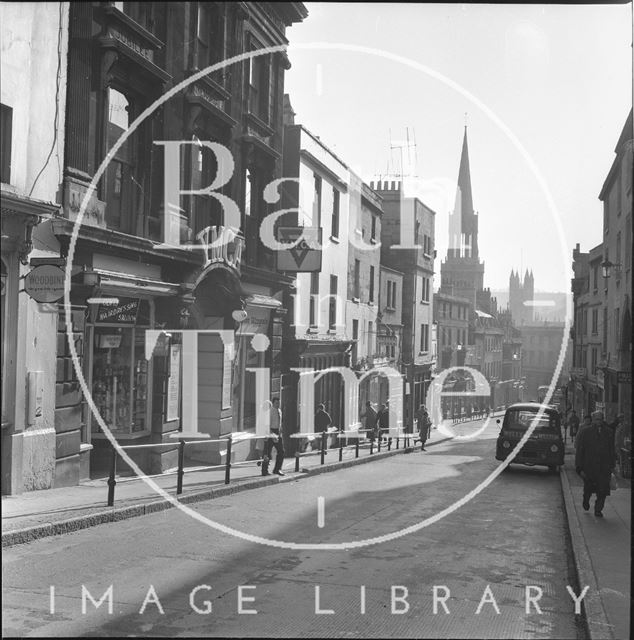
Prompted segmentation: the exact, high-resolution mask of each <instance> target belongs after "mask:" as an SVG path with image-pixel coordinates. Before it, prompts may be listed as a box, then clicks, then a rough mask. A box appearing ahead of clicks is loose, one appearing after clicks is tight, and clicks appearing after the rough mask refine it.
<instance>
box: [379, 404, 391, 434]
mask: <svg viewBox="0 0 634 640" xmlns="http://www.w3.org/2000/svg"><path fill="white" fill-rule="evenodd" d="M376 428H377V430H378V432H379V438H385V437H387V434H388V432H389V430H390V410H389V408H388V406H387V404H382V405H381V406H380V407H379V411H378V413H377V414H376Z"/></svg>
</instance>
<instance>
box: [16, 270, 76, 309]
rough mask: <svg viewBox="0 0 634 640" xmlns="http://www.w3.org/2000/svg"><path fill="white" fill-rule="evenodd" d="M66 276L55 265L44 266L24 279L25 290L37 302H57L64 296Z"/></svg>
mask: <svg viewBox="0 0 634 640" xmlns="http://www.w3.org/2000/svg"><path fill="white" fill-rule="evenodd" d="M65 278H66V274H65V273H64V271H63V270H62V269H60V268H59V267H56V266H54V265H42V266H39V267H35V269H32V270H31V271H29V273H27V274H26V276H25V277H24V290H25V291H26V292H27V293H28V294H29V295H30V296H31V298H33V300H35V301H36V302H57V301H58V300H60V299H61V298H62V297H63V296H64V280H65Z"/></svg>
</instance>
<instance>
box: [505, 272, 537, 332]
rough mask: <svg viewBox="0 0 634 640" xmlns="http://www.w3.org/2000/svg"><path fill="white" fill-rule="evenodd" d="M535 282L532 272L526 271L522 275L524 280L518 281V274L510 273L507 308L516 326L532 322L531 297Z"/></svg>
mask: <svg viewBox="0 0 634 640" xmlns="http://www.w3.org/2000/svg"><path fill="white" fill-rule="evenodd" d="M534 293H535V281H534V278H533V271H532V270H531V271H530V273H529V271H528V269H526V272H525V273H524V280H523V281H522V280H520V274H519V272H516V271H515V270H512V271H511V276H510V278H509V308H510V310H511V315H512V317H513V321H514V322H515V324H516V325H518V326H519V325H522V324H525V323H527V322H532V321H533V305H532V304H531V303H532V301H533V296H534Z"/></svg>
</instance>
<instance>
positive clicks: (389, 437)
mask: <svg viewBox="0 0 634 640" xmlns="http://www.w3.org/2000/svg"><path fill="white" fill-rule="evenodd" d="M368 432H374V429H357V430H349V431H345V430H342V429H338V428H337V427H331V428H329V429H328V430H326V431H322V432H313V433H293V434H290V438H292V439H294V440H303V439H306V440H307V441H308V442H314V441H315V440H317V439H319V440H320V443H319V449H318V450H317V451H300V450H299V448H298V450H297V451H296V452H295V471H296V472H299V461H300V458H302V457H306V456H316V455H318V456H320V464H322V465H323V464H324V463H325V456H326V455H327V454H328V448H327V440H328V438H329V437H331V436H337V440H338V442H337V446H336V447H333V448H332V449H330V451H335V450H337V449H338V450H339V462H341V461H342V460H343V452H344V451H347V450H350V449H354V450H355V458H358V457H359V451H360V449H369V450H370V455H373V454H374V450H375V440H376V452H377V453H380V451H381V443H382V440H383V439H386V446H387V450H388V451H390V450H391V447H392V442H393V441H394V442H395V446H396V449H398V448H399V444H400V443H401V442H402V443H403V447H408V446H409V443H410V440H411V441H412V443H415V442H416V440H417V438H416V434H414V433H407V432H399V433H397V434H396V435H394V434H389V433H387V434H382V435H378V434H377V435H376V437H374V438H368V437H367V433H368ZM275 437H276V434H266V435H255V434H240V435H239V436H238V437H237V438H234V435H233V434H229V435H228V436H225V437H222V438H218V439H215V440H214V439H204V440H186V439H184V438H179V439H178V465H177V468H176V495H181V494H182V493H183V484H184V482H183V481H184V477H185V473H187V471H188V470H187V469H186V468H185V447H186V446H187V445H204V444H219V443H220V444H226V449H224V450H221V451H219V452H218V453H219V455H220V456H221V457H222V456H223V455H224V456H225V461H224V462H223V463H221V464H217V465H208V466H204V467H196V468H195V469H191V470H190V471H207V470H209V469H221V468H224V470H225V477H224V484H229V483H230V482H231V468H232V467H241V466H248V465H253V466H262V467H263V469H262V474H263V475H265V473H264V472H265V469H266V466H265V464H266V462H267V461H268V457H267V455H266V450H264V451H263V453H262V457H261V458H254V459H252V460H243V461H240V462H232V460H231V458H232V454H233V451H234V446H235V445H238V444H240V443H242V442H250V441H252V440H269V439H273V438H275ZM277 437H279V436H277ZM362 439H366V440H367V441H365V442H360V441H361V440H362ZM348 440H354V441H355V442H354V444H348ZM344 442H345V444H344ZM175 444H176V443H175V442H157V443H151V444H135V445H123V446H120V447H119V448H116V447H112V457H111V461H110V471H109V475H108V506H109V507H112V506H114V498H115V487H116V485H117V479H116V475H117V456H119V455H120V453H119V450H120V449H123V450H126V451H133V450H141V449H163V448H172V449H173V448H174V446H175ZM161 475H167V474H161Z"/></svg>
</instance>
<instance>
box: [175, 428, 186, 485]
mask: <svg viewBox="0 0 634 640" xmlns="http://www.w3.org/2000/svg"><path fill="white" fill-rule="evenodd" d="M184 464H185V441H184V440H179V441H178V473H177V475H176V495H177V496H179V495H180V494H181V493H183V476H184V475H185V469H184V468H183V467H184Z"/></svg>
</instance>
